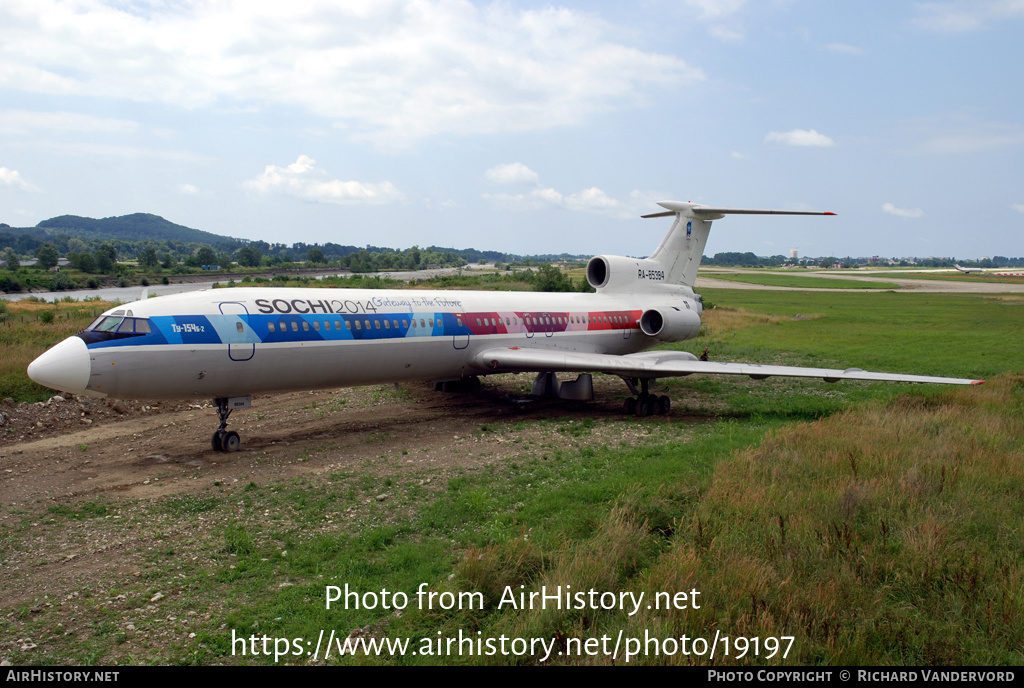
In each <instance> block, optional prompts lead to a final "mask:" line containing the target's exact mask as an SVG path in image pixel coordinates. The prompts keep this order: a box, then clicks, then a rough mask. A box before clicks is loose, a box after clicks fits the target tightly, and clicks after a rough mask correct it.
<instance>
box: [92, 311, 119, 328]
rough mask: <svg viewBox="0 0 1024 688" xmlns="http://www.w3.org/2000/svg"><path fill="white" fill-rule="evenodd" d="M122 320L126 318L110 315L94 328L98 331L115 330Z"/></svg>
mask: <svg viewBox="0 0 1024 688" xmlns="http://www.w3.org/2000/svg"><path fill="white" fill-rule="evenodd" d="M122 320H124V318H122V317H121V316H118V315H110V316H107V317H106V318H103V319H102V320H101V321H100V322H98V323H97V324H96V327H94V328H93V329H94V330H95V331H96V332H113V331H114V330H116V329H117V326H118V325H120V324H121V321H122Z"/></svg>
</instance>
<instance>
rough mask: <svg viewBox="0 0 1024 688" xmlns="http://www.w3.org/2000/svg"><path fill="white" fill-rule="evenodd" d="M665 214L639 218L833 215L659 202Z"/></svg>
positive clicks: (811, 211)
mask: <svg viewBox="0 0 1024 688" xmlns="http://www.w3.org/2000/svg"><path fill="white" fill-rule="evenodd" d="M658 205H660V206H661V207H662V208H667V209H668V210H667V212H661V213H652V214H650V215H641V216H640V217H645V218H646V217H668V216H670V215H675V214H676V213H686V212H687V211H688V212H689V213H690V214H692V215H693V216H694V217H698V218H700V219H702V220H718V219H721V218H723V217H725V216H726V215H835V213H833V212H829V211H822V210H760V209H757V208H712V207H709V206H706V205H700V204H697V203H684V202H683V201H661V202H659V203H658Z"/></svg>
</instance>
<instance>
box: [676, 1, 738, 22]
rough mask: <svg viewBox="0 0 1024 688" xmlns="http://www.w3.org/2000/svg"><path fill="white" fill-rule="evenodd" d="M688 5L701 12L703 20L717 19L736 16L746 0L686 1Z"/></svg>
mask: <svg viewBox="0 0 1024 688" xmlns="http://www.w3.org/2000/svg"><path fill="white" fill-rule="evenodd" d="M686 4H687V5H689V6H690V7H693V8H695V9H698V10H700V12H701V14H700V17H701V19H717V18H719V17H727V16H729V15H730V14H735V13H736V12H738V11H739V10H740V8H741V7H743V5H744V4H746V0H686Z"/></svg>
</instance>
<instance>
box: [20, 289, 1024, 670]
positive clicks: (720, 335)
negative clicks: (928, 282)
mask: <svg viewBox="0 0 1024 688" xmlns="http://www.w3.org/2000/svg"><path fill="white" fill-rule="evenodd" d="M703 295H704V299H705V302H706V303H708V304H714V305H715V306H716V307H715V308H713V309H710V310H708V311H707V312H706V313H705V322H706V326H705V328H704V330H703V333H702V336H701V337H700V338H698V339H696V340H693V341H691V342H687V343H685V344H683V345H673V346H675V347H677V348H682V349H686V350H689V351H694V352H697V351H702V350H703V349H704V347H708V348H709V350H710V355H711V357H712V359H713V360H743V361H756V362H764V363H784V364H790V365H809V366H829V367H840V368H845V367H849V366H858V367H862V368H865V369H868V370H881V371H892V372H907V373H921V374H937V375H948V376H963V377H971V378H987V379H989V382H987V383H986V384H985V385H982V386H980V387H969V388H946V387H933V386H928V387H925V386H912V385H888V384H872V383H858V382H854V383H841V384H837V385H830V384H828V383H825V382H813V381H790V380H782V379H777V378H772V379H769V380H766V381H763V382H754V381H751V380H746V379H744V380H732V379H719V378H711V377H704V378H698V377H690V378H681V379H675V380H667V381H663V382H660V383H659V393H664V392H665V391H667V392H668V393H669V394H671V396H672V397H673V401H674V402H675V406H674V411H673V415H672V416H670V417H668V418H665V417H658V418H655V419H648V420H647V421H643V422H640V421H636V428H637V431H636V432H635V433H633V434H631V435H630V436H629V437H630V439H628V440H627V439H623V440H621V441H617V442H614V443H611V444H608V443H602V442H601V441H600V440H591V439H590V438H592V437H600V433H599V430H601V427H600V426H601V425H602V424H608V423H616V424H620V423H626V422H633V421H626V420H624V419H616V420H614V421H612V420H609V419H607V418H605V419H594V418H591V417H589V416H587V415H586V413H585V412H584V413H581V414H580V416H579V418H577V419H570V420H565V419H562V420H549V419H544V418H530V419H527V420H521V421H518V422H509V423H501V424H495V425H485V426H482V427H481V428H480V429H479V430H478V433H480V434H487V433H498V434H500V435H501V437H502V438H504V439H505V440H507V441H509V442H516V441H517V439H518V438H519V437H520V436H521V435H522V434H523V433H524V432H525V431H526V430H536V429H538V428H540V429H543V430H545V431H546V432H547V433H548V434H549V435H550V436H552V437H554V438H555V439H554V440H552V441H548V442H545V443H542V444H540V445H531V446H523V451H522V453H521V454H520V455H518V456H517V457H516V458H514V459H512V460H508V461H505V462H503V463H501V464H496V465H492V466H490V467H488V468H485V469H482V470H478V471H467V472H465V474H463V475H461V476H459V477H456V478H453V479H451V480H450V481H448V482H447V484H445V485H443V486H436V485H435V486H431V485H430V484H429V482H425V481H429V479H430V477H431V476H430V474H429V472H423V471H414V470H409V469H407V468H403V467H402V465H400V464H397V465H394V466H392V467H390V468H381V467H379V466H378V467H376V468H375V472H373V473H361V472H359V471H352V472H335V473H332V474H328V475H325V476H322V477H318V478H313V477H311V478H308V479H303V480H297V481H294V482H288V483H280V484H269V485H258V484H256V483H252V484H250V485H249V486H248V487H247V488H244V490H241V491H236V492H233V493H227V492H225V491H224V490H223V489H220V488H218V487H212V488H210V489H208V490H207V491H206V492H204V493H202V494H199V495H194V496H188V497H176V498H171V499H163V500H155V501H149V502H144V503H133V504H131V505H125V504H120V503H115V502H97V501H95V500H89V499H78V500H74V501H71V500H68V501H67V502H61V503H60V504H58V505H57V506H55V507H54V506H51V507H48V508H46V509H44V510H42V511H40V509H35V510H32V509H29V510H28V511H26V512H25V513H24V515H23V516H22V517H21V519H22V523H21V525H18V526H15V527H11V528H7V529H5V532H4V542H3V546H2V547H3V548H2V549H0V557H2V555H3V552H4V551H5V550H7V549H10V548H17V547H26V546H28V542H29V541H30V540H31V538H33V537H35V536H36V535H37V533H38V528H34V525H35V526H37V525H38V523H39V522H40V521H43V520H44V519H45V521H46V522H47V523H51V524H54V526H53V527H59V526H60V525H61V524H66V525H67V527H68V528H69V529H72V528H81V527H83V525H82V524H91V527H94V528H95V529H96V532H97V534H98V535H97V536H98V537H108V536H109V537H112V538H113V537H114V535H115V534H122V535H123V532H127V530H126V529H137V530H138V531H139V532H144V533H151V532H153V533H160V534H161V538H162V539H161V542H162V543H163V544H162V545H161V546H160V547H158V548H156V549H155V551H153V552H151V553H150V555H147V556H149V559H148V561H147V564H146V573H145V575H143V576H142V577H141V578H140V579H138V580H130V581H126V582H123V583H120V584H118V585H117V586H116V589H111V590H104V591H97V594H96V602H95V604H93V605H91V606H90V608H89V609H90V611H89V613H90V614H91V617H90V623H91V625H92V626H93V627H94V628H95V629H96V630H95V633H93V634H91V635H89V636H88V637H84V636H81V635H76V636H69V637H66V638H64V637H61V636H59V635H57V634H54V635H55V637H54V639H53V640H52V641H51V647H52V648H53V649H52V650H51V654H50V655H48V657H46V658H43V659H41V660H40V661H41V662H44V663H100V664H110V663H122V662H127V663H141V662H145V661H147V659H151V658H147V657H143V656H136V655H131V654H128V653H126V652H125V651H124V650H123V649H122V647H123V644H124V643H125V640H126V639H125V637H124V634H123V632H121V631H119V630H118V629H119V618H120V617H119V614H121V613H122V612H121V611H119V610H115V609H113V608H111V607H110V606H108V605H106V604H105V603H104V602H103V599H106V598H110V597H113V596H115V595H117V594H126V595H127V596H128V597H129V598H130V599H138V600H139V602H138V604H139V605H140V606H142V605H144V604H145V599H148V597H149V596H150V595H152V594H153V592H154V591H157V590H163V589H166V588H167V586H168V585H169V584H170V583H169V581H177V579H178V577H180V578H181V579H182V580H185V581H188V582H187V583H184V584H182V583H177V584H178V585H183V586H185V592H184V593H182V594H180V595H178V596H176V598H175V600H174V603H173V606H172V607H171V608H170V611H169V613H171V614H173V615H177V616H184V615H185V614H188V613H189V612H193V613H194V612H195V611H196V610H201V611H208V612H209V613H207V614H205V617H208V618H206V619H204V620H202V621H201V622H199V623H198V624H197V625H196V629H197V630H196V637H194V638H184V637H179V638H174V639H171V640H168V641H167V643H166V644H165V645H163V646H161V647H160V648H156V649H154V650H153V657H156V658H159V659H158V661H163V662H176V663H250V662H256V663H268V664H269V663H274V661H275V658H274V657H273V656H270V657H267V656H258V657H252V656H246V657H240V656H238V655H237V654H235V655H232V643H231V633H232V631H235V632H236V633H237V635H239V636H245V637H248V636H249V635H251V634H256V635H257V636H262V635H263V634H266V635H268V636H272V637H280V638H289V639H294V638H303V639H312V640H313V641H314V642H315V640H316V638H317V635H318V633H319V632H320V630H321V629H326V630H327V631H328V632H329V631H330V629H337V630H338V631H339V632H341V633H342V634H343V636H344V635H347V634H348V632H349V631H350V630H352V629H356V628H366V629H368V630H367V633H370V634H373V635H374V636H377V637H382V636H385V635H386V636H387V637H389V638H392V639H402V638H409V639H411V642H412V643H413V645H412V647H413V648H417V649H420V650H421V651H420V653H419V654H416V655H413V654H411V653H409V652H406V653H404V654H401V655H396V656H391V655H388V656H384V657H375V656H369V655H363V654H356V655H347V656H345V657H343V658H337V657H336V655H335V656H333V657H332V658H331V659H330V660H328V661H327V663H329V664H334V663H342V664H450V663H469V664H476V663H482V664H535V663H538V662H539V661H540V657H539V655H538V654H535V653H529V652H526V653H524V654H522V655H519V656H516V655H504V656H502V655H497V656H482V657H481V656H476V655H474V656H468V655H467V654H466V653H463V655H462V656H452V655H451V654H450V653H449V652H447V651H443V652H441V653H440V655H438V653H433V654H429V653H426V652H424V651H422V650H426V649H427V648H428V647H429V648H431V649H432V648H433V647H434V645H433V643H434V642H436V641H437V640H438V638H442V639H446V638H452V637H455V638H457V637H458V636H459V633H460V632H461V633H463V634H464V635H465V636H467V637H470V638H473V639H475V638H481V639H483V638H499V637H502V636H505V637H507V638H510V639H512V638H519V639H526V638H544V639H550V640H553V641H554V643H555V645H554V647H555V650H554V653H553V654H552V655H551V656H550V657H549V658H548V660H547V661H548V663H554V664H602V665H607V664H610V663H612V662H611V658H610V657H609V656H608V654H605V653H603V652H600V651H596V652H595V653H594V654H587V652H585V651H583V650H582V648H583V645H582V644H581V643H582V642H583V641H586V640H588V639H596V640H595V643H597V644H596V645H594V646H593V647H595V648H600V647H601V642H602V641H601V638H603V637H607V638H610V639H611V640H610V641H608V643H607V645H608V647H609V648H610V646H612V645H614V644H615V640H616V639H617V638H619V634H620V632H621V633H622V634H623V637H627V638H639V639H641V640H642V639H645V638H646V637H651V638H657V639H659V641H661V640H664V639H675V640H674V641H673V642H674V643H675V644H671V643H666V644H664V645H662V644H660V642H659V645H658V647H659V648H661V650H659V652H655V651H654V650H653V649H652V648H654V646H653V645H649V644H648V645H645V646H644V649H645V652H643V653H640V654H638V655H636V656H634V657H632V658H630V663H637V664H693V663H698V664H704V663H710V659H709V657H708V656H707V654H706V646H704V645H700V644H698V645H694V644H693V643H694V639H695V638H701V639H706V640H707V641H708V642H711V641H712V640H713V639H714V637H715V636H716V633H717V634H720V635H725V636H728V637H729V638H730V639H731V641H730V643H729V645H728V649H729V654H728V655H727V656H726V655H724V654H723V652H724V650H725V647H726V645H725V644H724V643H722V642H721V641H719V644H718V645H717V654H716V656H715V659H714V663H715V664H719V665H726V666H729V665H737V664H738V665H760V664H764V665H804V664H812V665H814V664H844V665H922V664H929V665H959V664H963V665H989V664H1010V665H1019V664H1021V663H1022V662H1024V653H1022V650H1021V648H1022V647H1024V645H1022V642H1024V556H1022V552H1024V506H1022V505H1024V474H1022V473H1024V361H1022V360H1021V349H1020V329H1021V325H1022V324H1024V298H1021V297H979V296H952V295H926V294H913V293H827V292H769V291H741V290H731V289H730V290H714V289H706V290H703ZM384 489H387V490H388V491H389V493H390V494H391V495H392V497H391V498H390V499H389V500H387V501H383V502H377V501H374V499H373V495H375V494H377V493H378V492H380V491H382V490H384ZM353 505H366V506H365V508H361V509H360V515H359V517H357V518H345V517H344V514H345V512H346V509H348V508H350V507H352V506H353ZM128 506H130V507H131V509H132V513H133V516H132V518H131V520H130V522H124V521H117V520H114V519H112V518H109V517H111V516H112V515H116V514H118V513H120V512H121V511H122V510H125V511H127V509H128ZM176 531H178V532H180V534H179V535H178V536H175V535H174V534H173V533H174V532H176ZM424 583H425V584H426V585H427V588H426V589H427V590H428V591H431V592H434V593H435V594H438V595H440V594H441V593H446V592H447V593H452V594H453V595H458V594H459V593H462V594H464V595H471V594H476V593H479V598H470V597H468V596H464V597H463V598H462V600H463V601H464V602H466V603H468V602H469V601H470V600H472V599H480V600H482V601H483V605H482V607H483V608H478V609H466V608H462V609H441V608H439V606H438V604H435V605H434V608H432V609H420V608H418V605H417V597H416V592H417V590H418V589H419V586H420V585H421V584H424ZM346 584H347V585H349V586H350V588H351V589H353V590H358V591H360V592H361V593H362V592H368V591H369V592H376V593H380V592H381V591H382V590H385V589H386V590H388V591H390V592H392V593H394V592H403V593H405V594H407V595H408V596H409V604H408V607H407V608H406V609H404V610H402V612H401V613H400V614H396V613H395V612H396V610H394V609H382V608H381V607H380V605H379V604H378V605H377V607H376V608H374V609H358V610H357V609H347V610H346V609H344V608H343V607H341V606H339V603H336V604H335V606H333V607H332V608H331V609H330V610H327V609H325V604H324V600H325V586H328V585H336V586H344V585H346ZM520 586H523V587H520ZM557 586H571V589H572V591H587V590H590V589H594V590H596V591H598V592H609V593H616V594H618V593H632V594H633V595H639V594H640V593H644V594H645V602H644V604H645V605H646V603H647V602H649V601H651V600H652V599H653V596H654V595H656V594H658V593H668V594H669V597H670V599H674V600H676V601H677V602H679V600H680V598H678V597H677V593H681V592H686V593H691V592H692V591H698V592H699V593H700V595H699V596H698V597H697V598H696V599H698V600H699V604H700V607H699V609H698V608H694V606H693V605H692V604H689V602H693V601H694V598H693V597H690V598H688V606H687V608H684V609H679V608H674V609H671V610H660V611H659V610H649V609H646V608H641V609H640V610H639V611H638V612H637V613H636V614H632V615H631V614H629V613H628V612H627V611H621V610H618V609H612V610H605V609H596V610H594V609H569V610H566V609H561V610H558V609H550V608H549V609H547V610H539V609H533V610H530V609H526V610H522V609H514V608H511V606H510V605H508V604H503V605H501V606H500V607H499V605H500V604H501V602H502V599H503V596H504V595H505V591H506V588H508V589H509V590H511V591H513V592H514V593H517V594H518V593H520V592H525V593H529V592H535V591H539V590H541V588H542V587H546V588H547V589H548V590H549V591H550V590H551V589H552V588H554V587H557ZM563 589H564V587H563ZM435 599H437V600H438V601H440V600H441V599H443V598H435ZM450 599H456V598H450ZM517 599H518V598H517ZM677 606H678V605H677ZM0 613H2V614H4V615H10V614H13V615H14V617H15V618H17V619H18V621H19V623H22V624H24V628H26V629H27V630H26V631H25V632H26V633H27V632H29V631H32V630H33V629H36V630H37V631H38V633H39V634H40V635H41V634H44V633H45V632H46V630H45V629H47V628H52V627H53V624H54V619H53V615H55V614H56V613H57V612H55V611H53V612H43V613H36V612H33V611H31V610H30V609H28V608H27V607H26V608H20V609H8V608H0ZM200 618H202V617H200ZM159 622H160V620H159V619H156V620H154V624H159ZM684 636H685V637H686V638H687V639H688V640H689V643H690V644H689V648H690V651H691V654H689V655H686V654H683V649H684V648H685V647H687V646H686V645H685V644H683V641H682V640H681V639H682V638H683V637H684ZM755 638H756V639H757V641H756V642H757V645H756V647H755V641H754V640H753V639H755ZM780 638H792V641H791V642H790V641H789V640H778V639H780ZM740 639H742V640H740ZM780 643H781V644H780ZM629 647H630V646H629V645H624V646H623V647H622V648H621V651H620V654H619V655H618V657H617V660H616V663H619V664H621V663H624V662H625V657H624V654H622V653H623V652H624V651H625V650H626V649H629ZM577 648H578V649H579V650H580V651H576V650H577ZM701 648H704V649H705V653H703V654H701V653H697V652H696V650H697V649H701ZM291 649H292V646H291V645H289V646H288V647H287V648H286V651H290V650H291ZM485 649H486V648H485ZM558 652H565V653H567V654H562V655H559V654H558ZM279 659H280V662H281V663H306V662H307V661H308V659H307V657H305V656H299V657H295V656H292V655H290V654H287V653H286V654H283V655H282V656H281V657H280V658H279ZM322 661H323V660H321V662H322Z"/></svg>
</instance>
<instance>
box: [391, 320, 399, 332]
mask: <svg viewBox="0 0 1024 688" xmlns="http://www.w3.org/2000/svg"><path fill="white" fill-rule="evenodd" d="M391 322H392V323H394V325H395V329H396V330H397V329H398V321H397V320H392V321H391Z"/></svg>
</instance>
